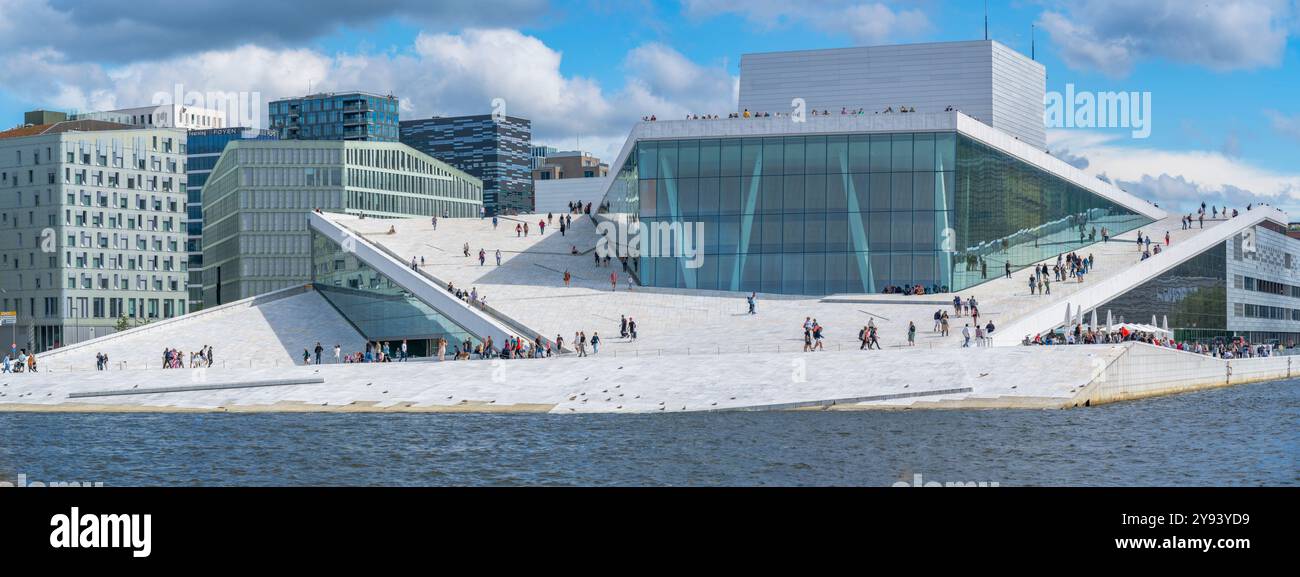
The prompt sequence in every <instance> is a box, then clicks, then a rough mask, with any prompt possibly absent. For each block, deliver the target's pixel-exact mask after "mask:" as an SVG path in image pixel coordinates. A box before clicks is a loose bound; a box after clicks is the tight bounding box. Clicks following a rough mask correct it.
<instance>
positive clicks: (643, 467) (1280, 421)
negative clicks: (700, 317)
mask: <svg viewBox="0 0 1300 577" xmlns="http://www.w3.org/2000/svg"><path fill="white" fill-rule="evenodd" d="M1298 417H1300V381H1289V382H1279V383H1270V384H1262V385H1249V386H1243V387H1236V388H1231V389H1221V390H1215V391H1206V392H1201V393H1192V394H1185V395H1179V396H1173V397H1164V398H1158V399H1149V400H1144V401H1137V402H1131V403H1120V404H1114V405H1108V406H1103V407H1096V408H1092V409H1082V410H1069V411H914V412H862V413H728V414H707V415H706V414H682V415H645V416H614V415H596V416H568V415H562V416H549V415H428V414H423V415H410V414H407V415H402V414H391V415H374V414H370V415H366V414H354V415H348V414H323V415H301V414H284V415H266V414H258V415H230V414H199V415H193V414H156V415H155V414H146V415H120V414H102V415H81V414H72V415H43V414H0V481H11V482H12V481H13V480H14V479H15V478H16V477H17V474H19V473H25V474H26V475H27V477H28V479H29V480H38V481H102V482H104V484H105V485H519V484H522V485H888V484H891V483H893V482H895V481H898V480H900V479H906V480H909V481H910V480H912V479H913V475H914V474H915V473H920V474H922V475H923V478H924V479H925V480H926V481H996V482H998V483H1000V484H1002V485H1003V486H1012V485H1300V473H1298V472H1297V455H1298V454H1300V428H1298V425H1300V419H1298Z"/></svg>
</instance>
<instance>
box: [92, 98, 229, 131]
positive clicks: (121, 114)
mask: <svg viewBox="0 0 1300 577" xmlns="http://www.w3.org/2000/svg"><path fill="white" fill-rule="evenodd" d="M69 119H70V120H103V121H105V122H116V123H118V124H125V125H127V126H131V127H137V128H187V129H190V130H207V129H211V128H225V127H226V112H225V111H224V110H217V109H212V108H203V107H199V106H190V105H185V104H159V105H156V106H138V107H135V108H120V109H118V110H105V111H100V112H81V113H77V114H73V115H71V116H70V118H69Z"/></svg>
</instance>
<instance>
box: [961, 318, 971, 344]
mask: <svg viewBox="0 0 1300 577" xmlns="http://www.w3.org/2000/svg"><path fill="white" fill-rule="evenodd" d="M961 348H963V349H967V348H970V323H966V326H964V327H962V328H961Z"/></svg>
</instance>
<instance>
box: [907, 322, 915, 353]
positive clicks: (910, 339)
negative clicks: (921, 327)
mask: <svg viewBox="0 0 1300 577" xmlns="http://www.w3.org/2000/svg"><path fill="white" fill-rule="evenodd" d="M907 346H909V347H914V346H916V323H914V322H912V321H907Z"/></svg>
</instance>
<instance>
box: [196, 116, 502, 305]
mask: <svg viewBox="0 0 1300 577" xmlns="http://www.w3.org/2000/svg"><path fill="white" fill-rule="evenodd" d="M482 206H483V184H482V182H481V181H480V180H478V179H477V178H474V177H472V176H470V175H468V174H466V173H465V172H462V171H460V170H458V169H455V168H453V167H451V166H449V165H447V164H446V163H443V162H442V161H439V160H436V159H434V158H432V157H430V156H428V155H426V154H424V153H421V152H419V151H417V150H415V149H413V148H411V147H409V146H406V145H404V144H399V143H394V142H345V141H323V140H316V141H303V140H289V141H260V140H234V141H231V142H230V143H229V144H228V145H227V146H226V148H225V151H224V152H223V153H222V155H221V157H220V159H218V160H217V163H216V166H215V167H213V169H212V174H211V175H209V177H208V179H207V182H206V183H205V185H204V188H203V220H204V230H203V302H204V305H205V306H213V305H218V304H222V303H228V302H231V301H235V300H239V299H242V298H247V297H252V296H256V295H259V294H263V293H267V292H270V291H274V290H277V289H282V288H286V287H289V286H293V285H296V284H302V283H305V282H308V281H309V280H310V278H311V246H310V245H311V239H310V236H309V235H308V233H307V215H308V214H310V213H311V212H312V211H313V210H314V209H319V210H321V211H328V212H342V213H347V214H353V215H361V216H365V217H367V218H403V217H415V216H420V217H427V216H432V215H438V216H440V217H442V216H446V217H477V216H479V215H480V213H481V209H482Z"/></svg>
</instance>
